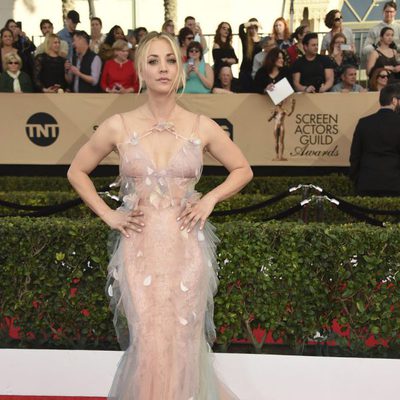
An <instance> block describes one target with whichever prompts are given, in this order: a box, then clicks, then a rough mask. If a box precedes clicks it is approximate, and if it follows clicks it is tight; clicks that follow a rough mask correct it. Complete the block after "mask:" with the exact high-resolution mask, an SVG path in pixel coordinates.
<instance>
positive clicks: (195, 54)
mask: <svg viewBox="0 0 400 400" xmlns="http://www.w3.org/2000/svg"><path fill="white" fill-rule="evenodd" d="M189 58H193V60H195V61H198V60H200V50H199V49H198V48H196V47H192V48H191V49H190V50H189Z"/></svg>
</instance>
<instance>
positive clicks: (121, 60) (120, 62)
mask: <svg viewBox="0 0 400 400" xmlns="http://www.w3.org/2000/svg"><path fill="white" fill-rule="evenodd" d="M114 60H115V62H117V63H118V64H121V65H122V64H125V63H126V62H127V61H128V60H127V59H126V58H124V59H121V58H117V57H116V58H114Z"/></svg>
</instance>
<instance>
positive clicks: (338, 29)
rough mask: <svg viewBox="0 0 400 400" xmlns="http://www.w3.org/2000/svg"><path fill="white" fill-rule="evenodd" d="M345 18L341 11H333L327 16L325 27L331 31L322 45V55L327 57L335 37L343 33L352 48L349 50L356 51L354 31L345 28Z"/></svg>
mask: <svg viewBox="0 0 400 400" xmlns="http://www.w3.org/2000/svg"><path fill="white" fill-rule="evenodd" d="M342 22H343V17H342V14H341V12H340V11H339V10H331V11H329V12H328V14H326V15H325V25H326V27H327V28H329V29H330V31H329V32H328V33H327V34H326V35H325V36H324V38H323V39H322V44H321V54H322V55H325V54H326V52H327V51H328V49H329V45H330V44H331V41H332V39H333V37H334V36H335V35H336V34H337V33H342V34H343V35H344V36H345V37H346V43H347V44H348V45H349V46H350V48H349V50H351V51H353V52H354V51H355V46H354V36H353V31H352V30H351V29H350V28H347V27H345V26H343V24H342Z"/></svg>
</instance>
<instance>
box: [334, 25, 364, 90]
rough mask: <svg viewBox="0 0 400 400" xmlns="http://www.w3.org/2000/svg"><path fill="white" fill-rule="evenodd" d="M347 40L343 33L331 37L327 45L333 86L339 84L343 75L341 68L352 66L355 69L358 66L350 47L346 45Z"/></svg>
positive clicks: (358, 62) (357, 60) (356, 58)
mask: <svg viewBox="0 0 400 400" xmlns="http://www.w3.org/2000/svg"><path fill="white" fill-rule="evenodd" d="M346 41H347V39H346V36H345V35H344V34H343V33H337V34H336V35H335V36H333V38H332V41H331V44H330V45H329V57H330V59H331V60H332V63H333V74H334V79H333V81H334V85H336V84H337V83H339V82H340V77H341V76H342V73H343V66H345V65H353V66H354V67H355V68H356V69H357V68H358V65H359V64H360V61H359V59H358V57H357V56H356V55H355V54H354V52H353V51H352V50H351V46H349V45H348V44H347V43H346Z"/></svg>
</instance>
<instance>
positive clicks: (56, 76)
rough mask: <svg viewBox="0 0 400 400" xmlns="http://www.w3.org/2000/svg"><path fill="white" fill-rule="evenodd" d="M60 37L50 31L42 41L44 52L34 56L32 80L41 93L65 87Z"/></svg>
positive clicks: (63, 60)
mask: <svg viewBox="0 0 400 400" xmlns="http://www.w3.org/2000/svg"><path fill="white" fill-rule="evenodd" d="M60 54H61V41H60V38H59V37H58V36H57V35H56V34H54V33H50V34H48V35H47V36H46V39H45V41H44V53H41V54H38V55H37V56H36V57H35V64H34V69H33V82H34V84H35V87H36V90H37V91H39V92H43V93H58V92H61V91H65V90H66V89H67V81H66V72H65V63H66V61H67V59H66V58H65V57H62V56H61V55H60Z"/></svg>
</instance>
